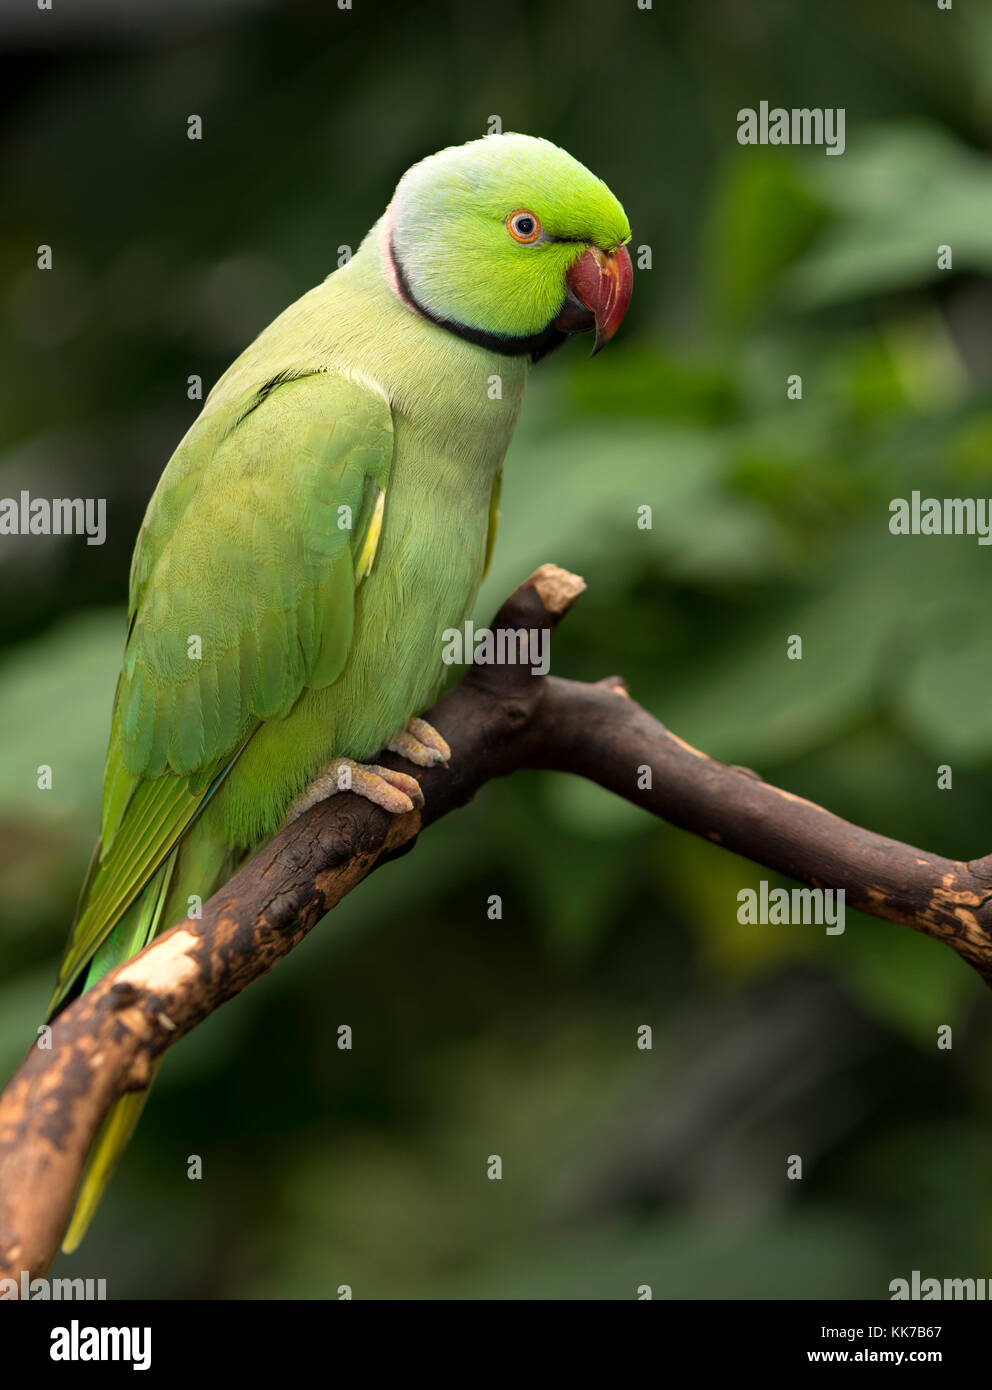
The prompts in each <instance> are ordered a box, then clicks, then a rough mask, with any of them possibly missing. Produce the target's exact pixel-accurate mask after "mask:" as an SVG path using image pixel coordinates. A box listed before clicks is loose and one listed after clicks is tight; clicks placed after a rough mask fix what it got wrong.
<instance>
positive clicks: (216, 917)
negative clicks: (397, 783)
mask: <svg viewBox="0 0 992 1390" xmlns="http://www.w3.org/2000/svg"><path fill="white" fill-rule="evenodd" d="M584 587H585V586H584V585H583V583H582V581H581V580H580V579H578V578H577V577H576V576H575V575H571V574H568V573H567V572H566V571H564V570H560V569H556V568H555V567H554V566H552V565H544V566H542V568H541V569H539V570H538V571H536V573H535V574H533V575H532V576H531V577H530V579H528V580H527V581H526V583H524V584H522V585H521V586H520V588H518V589H516V590H515V591H514V593H513V594H511V595H510V597H509V599H507V601H506V603H505V604H504V605H503V607H502V608H501V609H500V611H499V613H498V614H497V617H496V619H495V620H494V622H493V628H494V630H497V631H498V630H500V629H513V630H520V629H538V630H543V631H544V632H545V633H547V632H550V631H551V630H552V629H553V628H554V627H555V626H556V625H557V623H558V621H559V619H560V618H561V617H562V616H563V615H564V614H565V613H566V612H567V611H568V609H569V608H570V607H571V605H572V603H573V602H574V601H575V599H576V598H577V597H578V595H579V594H580V593H581V592H582V590H583V588H584ZM531 650H533V648H532V649H531ZM428 717H429V719H430V721H431V722H432V723H433V724H436V725H437V727H438V728H439V729H440V731H441V732H442V733H443V734H444V736H445V738H446V739H447V740H448V743H449V744H450V745H451V750H452V758H451V766H450V768H428V769H424V770H420V771H419V776H420V782H421V785H422V787H423V791H424V796H425V805H424V807H423V809H422V810H415V811H412V812H410V813H409V814H408V815H405V816H398V817H392V816H389V815H388V814H387V813H386V812H384V811H382V810H380V809H379V808H378V807H376V806H373V805H372V804H370V803H369V802H367V801H364V800H362V799H361V798H360V797H358V796H356V795H353V794H351V793H347V794H339V795H337V796H335V797H332V798H331V799H330V800H328V801H326V802H323V803H322V804H320V805H319V806H315V807H314V808H312V810H310V811H308V812H307V813H306V814H305V815H304V816H302V817H301V818H300V819H299V820H298V821H296V822H294V823H293V824H292V825H291V826H289V827H287V828H286V829H284V830H283V831H281V832H280V833H279V834H278V835H277V836H276V838H275V839H274V840H273V841H272V842H271V843H270V844H268V845H266V846H265V848H264V849H262V850H260V851H259V852H258V853H257V854H256V855H255V856H254V858H253V859H251V860H250V861H249V862H248V863H247V864H246V865H245V866H244V867H243V868H242V869H241V870H240V871H239V872H238V873H237V874H236V875H235V876H234V878H232V879H231V881H230V882H229V883H227V884H225V885H224V887H223V888H221V889H220V890H219V891H218V892H217V893H215V894H214V896H213V897H212V898H211V899H210V900H209V902H207V903H206V904H205V905H204V908H203V916H202V918H201V919H200V920H197V921H190V920H186V921H183V922H180V923H179V924H178V925H177V926H174V927H172V928H171V929H170V930H168V931H166V932H164V933H163V934H162V935H161V936H158V937H156V938H155V940H154V941H153V942H152V943H151V944H150V945H148V946H147V947H146V948H145V949H144V950H143V951H142V952H141V953H140V955H138V956H136V957H134V959H133V960H130V961H128V962H126V963H125V964H124V965H122V966H119V967H118V968H117V969H116V970H113V971H111V972H110V973H109V974H108V975H106V976H105V977H104V978H103V979H102V980H100V981H99V983H98V984H96V985H95V986H94V987H93V988H92V989H90V990H88V991H87V992H86V994H84V995H83V996H81V997H80V998H79V999H77V1000H76V1001H75V1002H73V1003H72V1004H70V1005H69V1006H68V1007H67V1008H66V1009H65V1010H64V1011H63V1012H62V1013H61V1014H60V1015H59V1017H58V1018H57V1019H56V1020H55V1022H54V1023H53V1025H52V1028H51V1037H50V1043H51V1046H50V1048H43V1047H41V1046H33V1047H32V1048H31V1049H30V1051H29V1053H28V1056H27V1058H26V1059H25V1061H24V1062H23V1064H22V1065H21V1067H20V1068H19V1070H18V1071H17V1073H16V1074H15V1075H14V1077H13V1079H12V1080H11V1082H10V1084H9V1085H8V1087H7V1088H6V1090H5V1091H4V1092H3V1094H2V1096H0V1276H8V1277H9V1276H14V1277H18V1276H19V1273H20V1271H21V1270H28V1271H29V1272H30V1273H31V1274H33V1275H37V1274H40V1273H43V1272H44V1270H45V1269H47V1267H48V1265H49V1264H50V1263H51V1260H52V1259H53V1258H54V1255H55V1252H56V1251H57V1249H58V1245H59V1242H60V1239H61V1236H62V1232H63V1230H64V1228H65V1225H66V1223H67V1221H68V1217H69V1215H70V1212H71V1210H72V1204H73V1199H74V1195H75V1191H76V1187H77V1185H78V1183H79V1179H80V1175H81V1173H82V1169H83V1165H84V1163H85V1159H86V1154H87V1151H88V1149H89V1147H90V1144H91V1142H92V1140H93V1137H94V1135H95V1133H96V1130H97V1127H98V1125H99V1123H100V1121H101V1119H102V1118H103V1116H104V1115H105V1114H106V1112H107V1110H108V1109H109V1107H110V1105H111V1103H112V1102H113V1100H114V1099H115V1098H116V1097H117V1096H119V1095H121V1094H122V1093H123V1092H125V1091H130V1090H140V1089H141V1088H142V1087H143V1086H145V1085H147V1084H148V1081H149V1078H150V1075H151V1069H152V1065H153V1062H154V1061H155V1059H157V1058H158V1057H159V1056H160V1055H161V1054H162V1053H163V1052H165V1051H166V1050H167V1049H168V1048H169V1047H171V1046H172V1045H173V1043H175V1042H177V1041H178V1040H179V1039H180V1038H181V1037H184V1036H185V1034H187V1033H188V1032H190V1031H191V1030H192V1029H193V1028H195V1027H196V1025H197V1024H198V1023H201V1022H202V1021H203V1020H204V1019H205V1018H206V1017H207V1016H208V1015H209V1014H210V1013H212V1012H213V1010H214V1009H216V1008H219V1006H220V1005H221V1004H223V1003H225V1002H226V1001H227V1000H228V999H231V998H233V996H234V995H236V994H238V993H239V992H240V991H241V990H242V989H244V988H245V986H246V985H249V984H251V982H252V981H253V980H256V979H258V978H259V977H260V976H261V975H264V974H265V973H266V972H267V971H269V970H271V969H272V967H273V966H274V965H275V964H276V963H277V962H278V961H279V960H281V959H282V957H283V956H285V955H286V954H287V953H288V952H289V951H291V950H292V949H293V947H294V946H296V945H297V944H298V943H299V942H300V941H301V940H302V939H303V937H304V936H306V935H307V933H308V932H309V931H310V930H311V929H312V928H313V927H314V926H315V925H316V924H317V922H318V921H320V919H321V917H323V916H324V914H325V913H326V912H328V911H330V909H331V908H333V907H334V906H335V905H336V904H337V903H339V902H340V901H341V899H342V898H343V897H344V896H345V894H346V893H349V892H351V890H352V889H353V888H354V887H356V885H357V884H359V883H361V881H362V879H364V878H365V877H366V876H367V875H368V874H369V873H371V872H372V871H373V870H374V869H375V868H377V867H378V866H379V865H380V864H381V863H383V862H385V861H386V860H387V859H390V858H394V857H396V856H397V855H398V854H401V853H405V852H406V851H407V850H409V849H411V848H412V846H413V844H414V842H415V840H416V838H417V836H418V835H419V834H420V832H421V830H422V829H423V828H424V827H425V826H428V825H430V824H432V823H433V822H434V821H436V820H438V819H439V818H440V817H441V816H444V815H447V813H448V812H449V811H452V810H454V809H455V808H456V807H458V806H462V805H464V803H465V802H466V801H468V800H469V799H470V798H471V797H472V796H473V795H474V793H475V792H476V791H477V790H478V789H479V788H480V787H481V786H483V785H484V784H485V783H486V782H488V781H490V780H491V779H492V778H494V777H502V776H505V775H507V774H508V773H511V772H513V771H515V770H516V769H518V768H523V767H530V768H546V769H553V770H556V771H559V772H571V773H574V774H575V775H577V776H579V777H585V778H588V779H590V780H592V781H594V782H597V783H599V785H600V786H603V787H606V788H608V789H609V790H610V791H613V792H616V793H617V795H618V796H622V797H624V798H626V800H628V801H631V802H633V803H634V804H635V805H637V806H641V807H642V808H643V809H644V810H646V811H648V812H650V813H651V814H652V815H655V816H660V817H662V818H663V819H665V820H667V821H670V822H671V823H672V824H673V825H676V826H680V827H681V828H682V829H685V830H689V831H691V832H692V833H693V834H696V835H700V836H702V837H704V838H705V839H708V840H712V841H715V842H716V843H717V844H720V845H722V846H724V847H725V848H727V849H730V850H733V851H735V852H736V853H738V854H741V855H744V856H746V857H747V858H749V859H752V860H754V861H755V862H757V863H759V864H762V865H765V866H766V867H767V868H770V869H774V870H777V871H779V872H781V873H783V874H787V875H789V876H790V877H791V878H794V879H797V880H798V881H799V882H801V883H804V884H807V885H810V886H812V887H818V888H833V889H843V890H844V891H845V894H846V901H847V903H848V904H850V905H852V906H854V907H858V908H861V910H862V911H864V912H867V913H870V914H872V915H873V916H875V917H881V918H884V919H886V920H888V921H892V922H902V923H905V924H906V925H907V926H911V927H913V928H915V929H916V930H917V931H920V932H923V933H924V934H925V935H927V936H932V937H935V938H936V939H937V940H939V941H943V942H944V943H945V944H946V945H948V946H950V947H951V949H952V950H954V951H956V952H957V953H958V955H960V956H961V957H962V958H963V959H964V960H966V961H967V962H968V964H969V965H971V966H973V967H974V968H975V969H976V970H977V971H978V972H979V974H981V976H982V977H983V979H984V980H985V981H986V982H987V983H989V984H992V855H990V856H986V857H985V858H983V859H978V860H974V861H972V862H971V863H970V864H966V863H958V862H955V861H953V860H950V859H944V858H942V857H941V856H939V855H934V854H929V853H926V852H924V851H922V850H917V849H914V848H912V847H911V846H909V845H905V844H901V843H900V842H899V841H897V840H889V839H886V838H885V837H884V836H882V835H876V834H874V833H873V832H871V831H869V830H864V829H861V828H860V827H858V826H855V825H852V824H850V823H849V822H847V821H844V820H841V819H840V818H839V817H837V816H834V815H831V813H830V812H829V811H825V810H823V809H822V807H820V806H816V805H814V804H813V803H812V802H810V801H806V800H804V799H803V798H802V797H799V796H795V795H793V794H792V793H791V792H787V791H783V790H781V789H780V788H778V787H773V786H770V785H768V784H767V783H765V782H763V781H762V780H761V779H760V778H759V777H758V776H757V775H756V774H755V773H753V772H750V771H749V770H748V769H746V768H735V767H728V766H727V765H725V764H723V763H719V762H716V761H715V760H714V759H712V758H709V757H707V756H706V755H705V754H704V753H700V752H699V751H698V750H697V749H695V748H692V747H690V746H689V744H687V743H685V742H683V740H682V739H680V738H678V737H677V736H676V735H675V734H673V733H671V732H669V731H668V730H667V729H666V728H665V727H664V726H663V725H662V724H660V723H659V722H658V721H657V720H656V719H654V718H652V716H651V715H650V714H648V713H647V711H646V710H644V709H642V708H641V707H640V706H639V705H637V704H636V703H635V702H634V701H633V700H631V699H630V698H629V696H628V695H627V691H626V688H625V686H624V684H623V682H622V681H621V680H620V679H619V678H618V677H609V678H607V679H606V680H603V681H599V682H598V683H597V684H595V685H585V684H581V683H579V682H576V681H568V680H561V679H558V678H556V677H551V676H537V675H533V674H531V671H530V668H529V667H526V666H523V665H519V664H509V665H498V666H483V665H476V666H472V667H471V668H470V669H469V672H468V674H467V675H466V676H465V678H464V679H463V680H462V681H461V683H460V684H459V685H457V686H456V687H455V688H454V689H452V690H450V691H449V692H448V693H447V694H446V695H444V696H443V697H442V698H441V700H440V701H439V702H438V704H437V705H436V707H435V709H434V710H433V711H432V712H431V713H430V715H429V716H428ZM381 761H382V762H384V763H387V764H390V765H392V766H402V767H403V768H404V770H407V771H409V764H404V763H403V762H402V760H401V759H398V758H391V757H390V755H388V754H383V755H382V757H381ZM644 767H649V768H650V769H651V779H650V780H651V784H652V785H651V786H650V787H648V788H641V787H639V785H638V784H639V781H643V780H646V779H644V778H643V777H640V776H639V769H643V768H644Z"/></svg>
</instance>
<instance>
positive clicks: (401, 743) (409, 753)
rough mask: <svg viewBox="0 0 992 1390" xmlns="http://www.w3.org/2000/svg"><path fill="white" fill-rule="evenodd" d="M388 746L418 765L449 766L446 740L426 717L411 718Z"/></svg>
mask: <svg viewBox="0 0 992 1390" xmlns="http://www.w3.org/2000/svg"><path fill="white" fill-rule="evenodd" d="M386 747H387V748H388V749H389V751H390V752H391V753H399V754H400V756H401V757H404V758H406V759H407V761H408V762H411V763H415V764H416V765H417V767H437V766H438V765H439V764H443V765H444V766H445V767H447V765H448V759H449V758H450V757H451V749H450V748H449V747H448V744H447V742H446V740H445V739H443V738H442V737H441V735H440V734H439V733H438V731H437V729H435V728H434V727H433V725H431V724H428V722H427V720H426V719H411V720H410V721H409V723H408V724H407V726H406V728H405V729H402V730H401V731H400V732H399V733H398V734H397V735H396V737H395V738H393V739H391V740H390V741H389V743H388V744H387V745H386Z"/></svg>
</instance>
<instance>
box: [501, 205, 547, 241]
mask: <svg viewBox="0 0 992 1390" xmlns="http://www.w3.org/2000/svg"><path fill="white" fill-rule="evenodd" d="M506 230H507V231H508V232H509V233H510V236H512V237H513V240H514V241H519V242H520V243H521V244H522V245H523V246H527V245H529V244H530V243H531V242H532V241H536V240H537V238H538V237H539V236H540V235H541V219H540V218H539V217H536V216H535V215H534V213H532V212H527V210H526V209H525V208H521V209H520V211H519V212H511V213H510V215H509V217H508V218H507V219H506Z"/></svg>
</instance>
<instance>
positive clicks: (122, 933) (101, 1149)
mask: <svg viewBox="0 0 992 1390" xmlns="http://www.w3.org/2000/svg"><path fill="white" fill-rule="evenodd" d="M230 861H231V855H230V852H229V851H228V850H227V849H226V848H225V847H224V846H223V845H219V844H218V843H216V841H214V840H212V839H211V838H210V837H209V835H207V834H206V833H205V832H204V831H203V830H202V827H201V826H197V827H194V829H193V830H192V831H191V832H190V833H189V835H188V836H187V838H186V839H185V840H184V841H183V843H182V845H181V846H179V847H178V848H177V849H175V850H173V852H172V853H171V854H170V855H169V857H168V859H167V860H166V861H165V863H164V864H163V865H162V867H161V868H160V869H159V870H158V871H157V872H156V873H155V874H154V875H153V877H152V878H151V879H150V880H149V881H148V883H147V885H146V886H145V888H144V890H143V891H142V893H141V894H140V895H139V896H138V897H137V898H136V899H135V901H134V902H133V903H132V904H131V906H130V907H129V908H128V909H127V911H126V912H125V913H124V915H123V916H122V917H121V918H120V920H119V921H118V923H117V925H116V926H115V927H114V929H113V931H112V932H111V933H110V935H109V936H108V937H107V939H106V940H105V941H104V943H103V945H102V946H101V947H100V948H99V950H98V951H97V953H96V955H95V956H94V957H93V960H92V962H91V964H90V968H89V971H88V972H87V976H86V982H85V985H84V988H85V989H89V988H90V986H91V985H94V984H95V983H96V982H97V980H99V979H100V977H101V976H102V975H105V974H106V973H107V971H108V970H113V969H114V967H115V966H118V965H121V964H123V962H124V961H126V960H128V959H130V957H131V956H134V955H137V953H138V952H139V951H140V950H142V949H143V948H144V947H145V946H146V945H147V944H148V942H149V941H151V939H152V937H153V936H155V935H156V934H157V933H158V932H159V931H160V930H163V929H164V928H166V927H169V926H171V925H172V924H173V923H174V922H178V921H180V920H181V918H182V917H183V915H184V914H185V912H186V905H187V898H188V896H189V895H190V894H192V893H197V894H199V895H200V896H201V897H207V896H209V894H210V893H211V892H212V891H213V889H214V887H215V886H216V885H217V884H218V883H219V882H221V881H223V879H224V878H225V877H226V876H227V874H228V872H229V869H230ZM158 1067H159V1063H158V1062H156V1063H155V1065H154V1066H153V1068H152V1076H151V1080H150V1081H149V1083H148V1086H146V1087H145V1089H144V1090H143V1091H129V1092H127V1093H126V1094H125V1095H123V1096H120V1097H118V1099H117V1100H115V1101H114V1103H113V1105H112V1106H111V1107H110V1109H109V1110H108V1111H107V1114H106V1116H105V1117H104V1120H103V1123H102V1124H101V1126H100V1128H99V1129H98V1131H97V1134H96V1138H95V1139H94V1141H93V1147H92V1149H91V1150H90V1156H89V1158H88V1160H87V1164H86V1169H85V1171H84V1173H83V1179H82V1182H81V1184H80V1187H79V1192H78V1193H77V1196H76V1206H75V1210H74V1211H73V1214H72V1220H71V1221H70V1222H69V1229H68V1230H67V1231H66V1234H65V1238H64V1240H63V1242H62V1249H63V1250H64V1251H65V1252H66V1253H67V1254H69V1253H71V1252H72V1251H73V1250H75V1249H76V1248H77V1247H78V1245H79V1243H80V1241H81V1240H82V1239H83V1236H84V1235H85V1234H86V1230H87V1228H88V1226H89V1224H90V1222H91V1221H92V1219H93V1216H94V1214H95V1212H96V1209H97V1207H98V1205H99V1203H100V1198H101V1197H102V1196H103V1192H104V1189H105V1188H106V1186H107V1183H108V1182H109V1181H110V1177H111V1174H112V1173H113V1171H114V1168H115V1167H116V1166H117V1161H118V1159H119V1158H120V1156H121V1154H122V1153H123V1152H124V1150H125V1148H126V1147H127V1144H128V1140H129V1139H130V1138H131V1135H132V1134H133V1132H134V1127H135V1125H136V1124H137V1123H138V1119H139V1117H140V1115H141V1112H142V1110H143V1109H144V1107H145V1102H146V1101H147V1100H148V1095H149V1092H150V1089H151V1083H152V1081H154V1079H155V1074H156V1072H157V1071H158Z"/></svg>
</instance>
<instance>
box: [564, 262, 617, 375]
mask: <svg viewBox="0 0 992 1390" xmlns="http://www.w3.org/2000/svg"><path fill="white" fill-rule="evenodd" d="M565 278H566V281H567V283H568V288H569V291H570V293H569V295H568V296H567V297H566V300H565V305H564V308H563V309H562V311H561V313H560V314H559V315H558V318H557V319H556V320H555V327H556V328H560V329H562V330H563V331H564V332H566V333H581V332H582V331H583V330H584V329H587V328H592V327H595V329H596V341H595V343H593V348H592V352H591V354H590V356H592V357H595V356H596V353H597V352H599V350H600V349H601V348H604V347H605V346H606V344H607V343H608V342H609V341H610V339H611V338H612V337H613V335H614V333H615V332H616V331H617V329H618V328H619V327H620V322H621V320H622V319H623V316H624V314H625V313H626V312H627V305H628V304H629V303H630V292H631V290H632V289H633V287H634V267H633V266H632V265H631V263H630V256H629V255H628V252H627V248H626V246H618V247H617V249H616V250H615V251H601V250H600V248H599V247H598V246H590V248H589V250H588V251H583V253H582V255H581V256H580V257H579V259H578V260H577V261H576V262H575V264H574V265H573V266H572V268H571V270H570V271H569V272H568V275H567V276H566V277H565ZM575 301H578V303H576V302H575ZM580 306H581V307H580ZM584 311H588V312H584ZM590 315H591V316H592V317H591V321H590Z"/></svg>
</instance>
